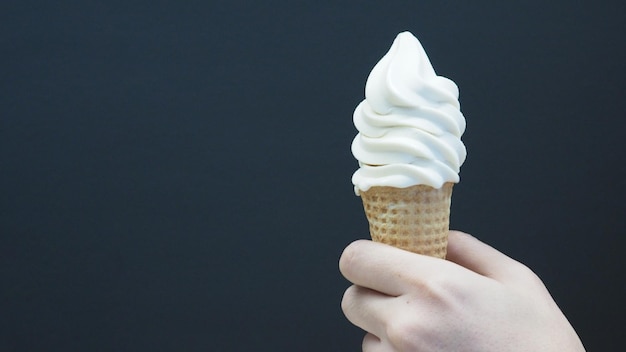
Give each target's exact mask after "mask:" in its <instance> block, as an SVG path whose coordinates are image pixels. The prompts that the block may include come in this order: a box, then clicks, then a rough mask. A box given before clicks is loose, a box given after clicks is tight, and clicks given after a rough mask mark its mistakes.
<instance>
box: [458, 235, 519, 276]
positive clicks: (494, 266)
mask: <svg viewBox="0 0 626 352" xmlns="http://www.w3.org/2000/svg"><path fill="white" fill-rule="evenodd" d="M446 259H447V260H449V261H451V262H454V263H456V264H459V265H461V266H463V267H465V268H467V269H469V270H472V271H474V272H476V273H478V274H480V275H483V276H486V277H489V278H492V279H495V280H497V281H502V282H504V281H507V279H509V278H511V276H512V275H514V274H515V273H516V272H518V271H519V269H520V268H521V267H522V266H523V265H522V264H520V263H519V262H517V261H515V260H513V259H511V258H510V257H508V256H506V255H505V254H503V253H502V252H500V251H498V250H496V249H495V248H493V247H491V246H489V245H488V244H485V243H484V242H481V241H480V240H478V239H477V238H475V237H473V236H471V235H468V234H466V233H464V232H460V231H450V234H449V237H448V254H447V256H446Z"/></svg>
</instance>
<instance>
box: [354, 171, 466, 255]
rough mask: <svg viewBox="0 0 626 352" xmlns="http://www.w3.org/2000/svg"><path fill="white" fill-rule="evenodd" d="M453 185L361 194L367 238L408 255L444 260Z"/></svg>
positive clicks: (375, 188)
mask: <svg viewBox="0 0 626 352" xmlns="http://www.w3.org/2000/svg"><path fill="white" fill-rule="evenodd" d="M453 185H454V184H453V183H446V184H444V185H443V186H442V187H441V188H439V189H436V188H432V187H430V186H425V185H417V186H412V187H408V188H394V187H372V188H370V189H369V190H368V191H365V192H363V191H362V192H361V198H362V200H363V207H364V209H365V215H366V216H367V220H368V221H369V225H370V235H371V236H372V240H374V241H376V242H382V243H386V244H389V245H392V246H395V247H399V248H402V249H405V250H408V251H411V252H415V253H420V254H425V255H429V256H433V257H438V258H445V256H446V250H447V245H448V230H449V225H450V201H451V198H452V186H453Z"/></svg>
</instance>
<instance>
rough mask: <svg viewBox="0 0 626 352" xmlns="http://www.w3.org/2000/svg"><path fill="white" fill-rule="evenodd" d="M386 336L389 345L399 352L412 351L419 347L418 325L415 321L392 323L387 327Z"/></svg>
mask: <svg viewBox="0 0 626 352" xmlns="http://www.w3.org/2000/svg"><path fill="white" fill-rule="evenodd" d="M386 334H387V338H388V339H389V342H390V343H391V345H392V346H393V347H394V348H395V349H397V350H399V351H414V350H416V349H418V347H419V346H418V341H419V338H418V336H419V325H418V324H417V322H416V321H413V320H397V321H394V322H392V323H390V324H389V325H388V326H387V330H386Z"/></svg>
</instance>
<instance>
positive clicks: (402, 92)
mask: <svg viewBox="0 0 626 352" xmlns="http://www.w3.org/2000/svg"><path fill="white" fill-rule="evenodd" d="M458 97H459V90H458V88H457V86H456V84H454V82H452V81H451V80H449V79H447V78H444V77H441V76H437V74H436V73H435V70H434V69H433V67H432V66H431V64H430V61H429V60H428V56H426V53H425V52H424V49H423V48H422V45H421V44H420V42H419V41H418V40H417V38H415V37H414V36H413V35H412V34H411V33H409V32H404V33H400V34H399V35H398V37H397V38H396V40H395V41H394V42H393V45H392V46H391V49H390V50H389V52H388V53H387V54H386V55H385V56H384V57H383V58H382V59H381V60H380V62H378V64H376V66H375V67H374V69H373V70H372V72H371V73H370V75H369V77H368V79H367V84H366V86H365V100H364V101H363V102H361V104H359V106H357V108H356V110H355V111H354V124H355V125H356V127H357V129H358V130H359V134H358V135H357V136H356V137H355V138H354V141H353V142H352V153H353V154H354V156H355V157H356V158H357V159H358V161H359V166H360V168H359V169H358V170H357V171H356V172H355V173H354V175H353V176H352V183H354V190H355V192H356V194H357V195H360V196H361V199H362V201H363V208H364V210H365V215H366V216H367V220H368V222H369V225H370V226H369V228H370V235H371V236H372V239H373V240H374V241H377V242H382V243H386V244H389V245H392V246H396V247H399V248H402V249H405V250H408V251H412V252H415V253H419V254H424V255H429V256H433V257H438V258H445V256H446V252H447V243H448V229H449V223H450V204H451V197H452V188H453V185H454V184H455V183H457V182H459V168H460V167H461V164H462V163H463V161H465V156H466V151H465V147H464V146H463V143H462V142H461V135H462V134H463V132H464V130H465V118H464V117H463V114H462V113H461V111H460V105H459V100H458Z"/></svg>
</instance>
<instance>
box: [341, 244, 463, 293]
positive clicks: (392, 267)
mask: <svg viewBox="0 0 626 352" xmlns="http://www.w3.org/2000/svg"><path fill="white" fill-rule="evenodd" d="M450 264H451V263H450V262H447V261H445V260H441V259H437V258H431V257H427V256H423V255H419V254H415V253H411V252H408V251H405V250H402V249H398V248H395V247H391V246H388V245H386V244H382V243H377V242H372V241H367V240H359V241H355V242H353V243H351V244H350V245H348V246H347V247H346V249H345V250H344V251H343V254H342V255H341V258H340V259H339V270H340V271H341V273H342V274H343V276H344V277H345V278H346V279H348V280H349V281H351V282H352V283H354V284H355V285H358V286H363V287H367V288H371V289H373V290H376V291H379V292H382V293H384V294H387V295H390V296H400V295H402V294H404V293H406V292H410V291H413V290H414V287H415V286H416V285H417V286H418V287H419V286H422V285H423V283H424V282H426V281H427V280H428V278H429V277H432V276H433V275H440V274H441V273H442V270H451V268H453V267H455V266H454V265H450ZM452 270H453V269H452Z"/></svg>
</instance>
